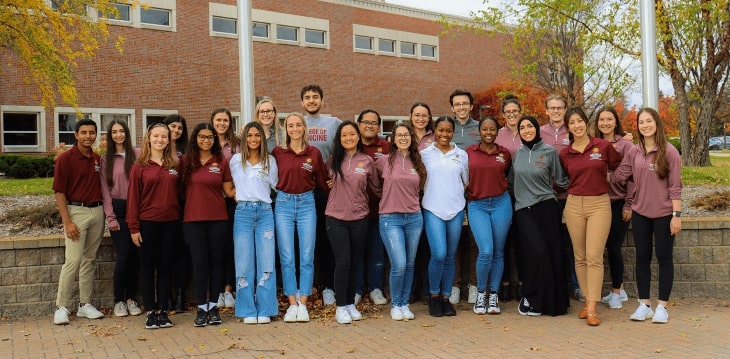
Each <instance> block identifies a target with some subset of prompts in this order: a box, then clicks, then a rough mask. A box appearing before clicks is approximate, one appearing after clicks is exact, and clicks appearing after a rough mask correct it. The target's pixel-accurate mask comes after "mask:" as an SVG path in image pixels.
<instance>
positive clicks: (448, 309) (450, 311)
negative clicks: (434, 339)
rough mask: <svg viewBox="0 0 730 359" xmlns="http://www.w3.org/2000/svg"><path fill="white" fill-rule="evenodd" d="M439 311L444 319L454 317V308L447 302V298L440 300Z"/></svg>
mask: <svg viewBox="0 0 730 359" xmlns="http://www.w3.org/2000/svg"><path fill="white" fill-rule="evenodd" d="M441 311H442V312H443V314H444V316H446V317H453V316H455V315H456V309H454V306H453V305H452V304H451V302H450V301H449V298H442V299H441Z"/></svg>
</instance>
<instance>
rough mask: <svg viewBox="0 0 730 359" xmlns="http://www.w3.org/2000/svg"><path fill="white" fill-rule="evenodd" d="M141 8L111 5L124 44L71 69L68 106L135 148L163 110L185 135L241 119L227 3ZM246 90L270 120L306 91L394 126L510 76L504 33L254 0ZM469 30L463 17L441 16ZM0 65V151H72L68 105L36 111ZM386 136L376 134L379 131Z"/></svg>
mask: <svg viewBox="0 0 730 359" xmlns="http://www.w3.org/2000/svg"><path fill="white" fill-rule="evenodd" d="M144 2H145V3H147V4H149V5H150V7H149V8H147V9H140V8H139V7H138V8H132V7H129V6H127V5H124V4H120V5H118V9H119V10H120V19H117V20H113V21H111V22H112V24H113V25H114V26H111V27H110V35H111V36H112V37H110V38H114V37H116V35H123V36H124V37H125V38H126V43H125V45H124V53H123V54H119V53H118V52H117V51H116V50H115V48H114V45H113V41H109V43H108V44H107V45H105V46H104V47H103V48H101V49H100V50H99V51H98V54H97V56H96V57H95V58H94V59H93V61H90V62H85V63H81V64H80V65H79V67H78V68H77V71H76V79H77V87H78V91H79V105H80V107H81V111H82V112H83V113H84V116H85V117H88V118H91V119H93V120H95V121H97V123H98V124H99V125H100V129H103V128H104V126H105V124H106V123H107V122H108V121H109V120H111V119H112V118H124V119H127V120H128V121H129V122H130V123H133V124H134V126H130V127H131V128H132V131H133V135H134V138H136V140H137V143H139V142H140V139H141V137H142V129H143V128H144V127H145V125H146V124H147V123H150V122H153V121H158V120H160V119H161V118H164V116H166V115H168V114H170V113H179V114H181V115H183V116H185V117H186V118H187V119H188V122H189V123H188V126H189V127H190V126H192V125H195V124H196V123H198V122H201V121H207V120H208V119H209V114H210V110H211V109H213V108H214V107H218V106H226V107H228V108H230V109H231V110H232V112H234V116H235V117H236V121H238V122H237V125H238V126H240V125H242V124H243V122H245V121H248V120H250V119H251V116H252V113H253V111H252V109H250V108H245V109H241V106H240V98H239V74H238V41H237V35H236V33H235V32H236V21H237V20H236V17H237V12H236V0H215V1H201V0H145V1H144ZM252 8H253V10H252V13H251V18H252V22H253V40H254V41H253V51H254V74H246V75H247V76H252V75H253V76H254V91H255V94H256V96H262V95H266V96H271V97H273V98H274V100H275V101H276V103H277V106H278V109H279V112H280V115H281V113H288V112H292V111H301V105H300V100H299V90H300V89H301V87H302V86H304V85H306V84H310V83H317V84H319V85H320V86H322V88H323V89H324V91H325V107H324V108H323V112H324V113H329V114H332V115H335V116H338V117H340V118H342V119H353V118H354V117H355V116H356V115H357V114H358V113H359V112H360V111H361V110H363V109H366V108H373V109H375V110H377V111H379V112H380V113H381V115H383V116H384V117H385V118H386V119H391V120H393V119H397V118H402V116H406V115H407V114H408V110H409V109H410V106H411V104H412V103H413V102H415V101H423V102H426V103H428V104H430V105H431V108H432V111H433V112H434V115H439V114H450V109H449V104H448V95H449V93H450V92H451V91H452V90H453V89H455V88H466V89H469V90H471V91H472V92H476V91H479V90H482V89H485V88H487V87H489V86H490V85H491V84H492V83H493V82H494V81H496V80H497V79H498V78H499V77H500V76H501V75H503V74H504V73H505V72H507V71H509V67H508V64H507V60H506V58H505V57H504V56H503V55H502V53H501V51H502V46H501V45H502V44H503V43H504V41H505V40H506V37H507V36H508V35H505V34H495V35H494V36H486V35H484V34H474V33H469V32H464V31H456V30H454V31H452V32H450V33H447V34H442V31H443V28H442V26H441V25H440V24H438V23H437V21H438V20H439V19H440V18H441V17H442V16H443V15H442V14H438V13H434V12H429V11H423V10H417V9H412V8H407V7H402V6H397V5H391V4H387V3H384V2H382V1H368V0H296V1H294V0H285V1H284V0H253V1H252ZM452 19H454V20H457V21H462V22H468V21H469V20H468V19H464V18H452ZM5 58H10V59H11V61H9V62H8V63H5V64H3V65H2V66H3V72H2V73H3V80H2V81H3V83H2V86H0V88H1V91H0V112H1V113H0V115H1V116H0V123H1V126H0V132H1V133H2V136H0V138H1V141H2V146H0V151H1V152H48V151H50V150H51V149H52V148H53V147H55V146H56V145H57V144H58V143H59V142H65V143H72V142H73V124H74V122H75V121H76V115H75V114H74V111H73V109H72V108H70V107H68V106H67V105H66V106H64V105H63V104H57V106H56V107H55V108H52V109H45V108H43V107H41V106H40V103H39V101H38V98H39V96H38V95H37V90H36V88H35V87H34V85H33V84H32V83H31V84H25V83H24V82H23V79H22V73H23V71H22V69H19V67H18V64H17V63H14V62H13V60H12V57H11V56H6V57H5ZM384 130H386V131H387V125H386V128H385V129H384Z"/></svg>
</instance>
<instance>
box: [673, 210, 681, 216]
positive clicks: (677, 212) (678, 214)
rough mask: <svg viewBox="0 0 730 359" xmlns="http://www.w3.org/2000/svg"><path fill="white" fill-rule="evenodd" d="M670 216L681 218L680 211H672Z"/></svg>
mask: <svg viewBox="0 0 730 359" xmlns="http://www.w3.org/2000/svg"><path fill="white" fill-rule="evenodd" d="M672 216H674V217H682V211H674V212H672Z"/></svg>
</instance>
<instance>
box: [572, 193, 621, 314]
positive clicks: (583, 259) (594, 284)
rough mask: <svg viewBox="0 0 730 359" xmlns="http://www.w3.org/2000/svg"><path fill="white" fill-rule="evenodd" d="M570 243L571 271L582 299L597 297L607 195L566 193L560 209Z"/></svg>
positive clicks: (607, 213)
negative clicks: (563, 207) (561, 209)
mask: <svg viewBox="0 0 730 359" xmlns="http://www.w3.org/2000/svg"><path fill="white" fill-rule="evenodd" d="M563 215H564V217H565V225H566V226H567V227H568V232H569V233H570V240H571V242H573V255H574V257H575V274H576V276H577V277H578V284H579V285H580V289H581V291H582V292H583V295H584V296H585V298H586V301H591V302H597V301H599V300H601V288H602V287H603V251H604V248H605V246H606V240H607V239H608V232H609V230H610V229H611V200H610V199H609V197H608V194H604V195H600V196H576V195H572V194H569V195H568V200H567V202H566V204H565V210H564V212H563Z"/></svg>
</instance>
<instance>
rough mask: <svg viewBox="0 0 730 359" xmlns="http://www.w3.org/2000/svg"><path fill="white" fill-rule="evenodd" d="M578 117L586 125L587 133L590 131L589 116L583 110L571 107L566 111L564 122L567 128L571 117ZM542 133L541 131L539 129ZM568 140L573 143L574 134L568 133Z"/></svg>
mask: <svg viewBox="0 0 730 359" xmlns="http://www.w3.org/2000/svg"><path fill="white" fill-rule="evenodd" d="M573 115H578V116H579V117H580V118H581V119H582V120H583V122H584V123H585V124H586V131H588V116H586V113H585V112H583V109H582V108H580V107H571V108H569V109H568V110H567V111H565V115H563V122H564V123H565V126H566V127H567V126H568V120H569V119H570V117H571V116H573ZM537 130H538V131H540V129H539V128H538V129H537ZM568 139H569V140H571V141H573V133H572V132H570V131H568Z"/></svg>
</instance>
